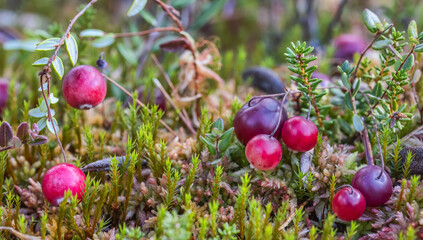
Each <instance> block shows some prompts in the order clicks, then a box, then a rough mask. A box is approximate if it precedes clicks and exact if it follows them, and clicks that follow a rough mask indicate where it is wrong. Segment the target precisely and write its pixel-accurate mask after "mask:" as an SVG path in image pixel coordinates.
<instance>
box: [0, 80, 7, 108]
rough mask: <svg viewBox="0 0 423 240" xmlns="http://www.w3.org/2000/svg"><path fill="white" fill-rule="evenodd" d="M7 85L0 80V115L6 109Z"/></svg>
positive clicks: (4, 81)
mask: <svg viewBox="0 0 423 240" xmlns="http://www.w3.org/2000/svg"><path fill="white" fill-rule="evenodd" d="M8 90H9V83H8V82H7V81H6V80H1V79H0V114H1V112H2V111H3V109H4V108H5V107H6V104H7V98H8V97H9V94H8Z"/></svg>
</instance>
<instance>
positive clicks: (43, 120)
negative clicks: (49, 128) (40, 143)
mask: <svg viewBox="0 0 423 240" xmlns="http://www.w3.org/2000/svg"><path fill="white" fill-rule="evenodd" d="M46 125H47V118H45V117H44V118H41V119H40V120H39V121H38V122H37V127H38V130H39V131H41V130H43V129H44V128H45V127H46Z"/></svg>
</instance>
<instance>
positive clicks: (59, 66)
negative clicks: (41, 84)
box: [52, 56, 65, 79]
mask: <svg viewBox="0 0 423 240" xmlns="http://www.w3.org/2000/svg"><path fill="white" fill-rule="evenodd" d="M52 65H53V69H54V72H55V73H56V75H57V77H59V79H62V78H63V74H64V73H65V67H64V66H63V62H62V59H60V57H58V56H56V59H54V60H53V62H52Z"/></svg>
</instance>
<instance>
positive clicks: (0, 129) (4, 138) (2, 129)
mask: <svg viewBox="0 0 423 240" xmlns="http://www.w3.org/2000/svg"><path fill="white" fill-rule="evenodd" d="M12 137H13V130H12V127H11V126H10V124H9V123H8V122H3V123H2V124H1V125H0V147H6V146H7V143H8V142H9V141H10V140H11V139H12Z"/></svg>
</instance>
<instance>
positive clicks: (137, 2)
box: [127, 0, 147, 17]
mask: <svg viewBox="0 0 423 240" xmlns="http://www.w3.org/2000/svg"><path fill="white" fill-rule="evenodd" d="M146 3H147V0H134V1H133V2H132V5H131V7H130V8H129V10H128V13H127V15H128V17H132V16H134V15H136V14H138V13H139V12H141V11H142V10H143V9H144V7H145V4H146Z"/></svg>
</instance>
